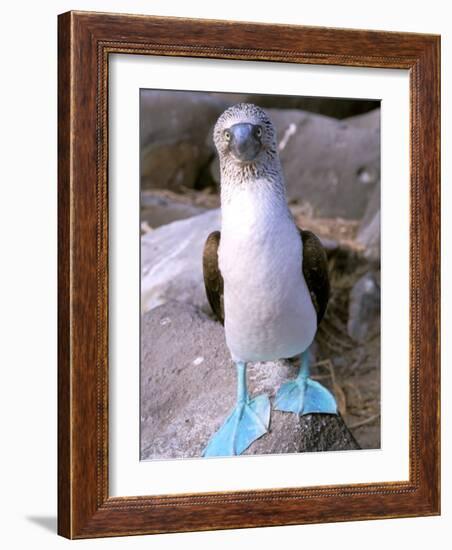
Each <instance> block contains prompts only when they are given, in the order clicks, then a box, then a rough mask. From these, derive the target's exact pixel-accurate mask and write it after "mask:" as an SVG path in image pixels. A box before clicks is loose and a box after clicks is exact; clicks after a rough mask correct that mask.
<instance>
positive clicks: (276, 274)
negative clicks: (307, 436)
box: [219, 182, 317, 361]
mask: <svg viewBox="0 0 452 550" xmlns="http://www.w3.org/2000/svg"><path fill="white" fill-rule="evenodd" d="M219 266H220V270H221V273H222V275H223V279H224V306H225V332H226V342H227V344H228V347H229V350H230V352H231V355H232V357H233V359H235V360H242V361H266V360H274V359H281V358H285V357H292V356H295V355H297V354H299V353H301V352H302V351H304V350H305V349H306V348H307V347H308V346H309V345H310V343H311V342H312V340H313V338H314V335H315V332H316V329H317V319H316V312H315V309H314V306H313V305H312V300H311V297H310V294H309V291H308V288H307V285H306V282H305V280H304V277H303V275H302V267H301V266H302V241H301V238H300V234H299V232H298V229H297V227H296V226H295V224H294V222H293V219H292V217H291V216H290V213H289V210H288V207H287V204H286V201H285V199H284V200H275V194H274V191H273V190H272V189H271V188H270V187H269V186H268V185H265V184H264V185H259V182H255V184H254V185H253V186H252V188H251V187H250V186H242V187H240V188H239V189H237V190H235V191H234V193H233V194H232V196H231V197H229V200H228V201H227V203H226V204H223V205H222V227H221V244H220V250H219Z"/></svg>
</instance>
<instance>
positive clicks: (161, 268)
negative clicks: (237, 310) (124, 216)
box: [141, 210, 220, 312]
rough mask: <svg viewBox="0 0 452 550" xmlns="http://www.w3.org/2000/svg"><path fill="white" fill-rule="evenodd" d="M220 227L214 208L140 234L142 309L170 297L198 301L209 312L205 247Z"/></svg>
mask: <svg viewBox="0 0 452 550" xmlns="http://www.w3.org/2000/svg"><path fill="white" fill-rule="evenodd" d="M219 227H220V211H219V210H211V211H209V212H206V213H205V214H201V215H199V216H195V217H192V218H189V219H186V220H181V221H177V222H173V223H170V224H167V225H163V226H161V227H159V228H157V229H155V230H154V231H151V232H149V233H147V234H145V235H144V236H143V237H141V310H142V312H144V311H148V310H150V309H152V308H154V307H157V306H158V305H160V304H163V303H165V302H166V301H168V300H177V301H179V302H185V303H188V304H192V305H195V306H197V307H199V308H201V309H203V310H204V311H206V312H208V311H209V310H210V307H209V305H208V302H207V298H206V293H205V290H204V279H203V274H202V251H203V248H204V243H205V241H206V239H207V237H208V235H209V233H211V232H212V231H215V230H216V229H219Z"/></svg>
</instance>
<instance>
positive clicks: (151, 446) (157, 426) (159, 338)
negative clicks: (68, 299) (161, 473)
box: [141, 302, 358, 459]
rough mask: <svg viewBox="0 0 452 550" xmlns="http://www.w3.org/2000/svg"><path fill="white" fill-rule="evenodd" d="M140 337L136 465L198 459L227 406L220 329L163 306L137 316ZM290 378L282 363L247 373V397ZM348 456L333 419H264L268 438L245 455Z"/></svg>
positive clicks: (226, 359)
mask: <svg viewBox="0 0 452 550" xmlns="http://www.w3.org/2000/svg"><path fill="white" fill-rule="evenodd" d="M141 331H142V332H141V458H142V459H152V458H160V459H163V458H189V457H199V456H201V453H202V450H203V449H204V447H205V446H206V444H207V442H208V440H209V438H210V437H211V436H212V434H213V433H215V431H216V430H217V429H218V428H219V427H220V425H221V424H222V423H223V421H224V419H225V418H226V416H227V414H228V413H229V412H230V410H231V409H232V407H233V406H234V402H235V395H236V381H235V371H234V368H233V364H232V362H231V360H230V356H229V352H228V350H227V348H226V344H225V339H224V330H223V327H222V326H221V325H220V324H219V323H217V322H215V321H212V320H211V319H210V318H208V317H207V316H206V315H204V314H203V313H202V312H200V311H199V310H197V309H196V308H194V307H193V306H189V305H187V304H181V303H177V302H168V303H166V304H165V305H164V306H161V307H159V308H157V309H154V310H152V311H150V312H148V313H146V314H145V315H144V316H143V320H142V328H141ZM295 375H296V369H295V367H294V366H293V365H292V364H291V363H290V362H288V361H278V362H271V363H257V364H254V365H250V366H249V368H248V386H249V391H250V393H251V394H253V395H256V394H259V393H262V392H266V393H267V394H269V395H270V396H274V394H275V392H276V390H277V389H278V388H279V386H280V385H281V384H282V383H283V382H285V381H286V380H288V379H290V378H293V377H294V376H295ZM356 448H358V446H357V444H356V441H355V440H354V439H353V437H352V436H351V434H350V433H349V432H348V430H347V428H346V427H345V425H344V423H343V421H342V420H341V418H340V417H334V416H329V415H309V416H306V417H297V416H296V415H293V414H287V413H281V412H278V411H272V416H271V426H270V432H269V433H267V434H265V435H264V436H263V437H262V438H260V439H259V440H257V441H255V442H254V443H253V444H252V445H251V446H250V447H249V449H248V450H247V451H246V453H247V454H265V453H290V452H302V451H315V450H323V451H324V450H346V449H356Z"/></svg>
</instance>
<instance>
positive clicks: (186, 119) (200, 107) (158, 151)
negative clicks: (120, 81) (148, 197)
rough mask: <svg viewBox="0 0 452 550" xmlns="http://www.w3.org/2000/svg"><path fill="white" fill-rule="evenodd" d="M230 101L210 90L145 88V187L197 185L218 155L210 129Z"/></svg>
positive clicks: (142, 144) (142, 120)
mask: <svg viewBox="0 0 452 550" xmlns="http://www.w3.org/2000/svg"><path fill="white" fill-rule="evenodd" d="M226 106H227V104H226V103H225V102H223V101H221V100H219V99H216V98H215V97H213V96H212V95H210V94H208V93H199V92H196V93H195V92H177V91H172V92H166V91H162V90H144V91H143V92H142V93H141V96H140V114H141V118H140V128H141V131H140V150H141V186H142V189H149V188H160V189H171V190H175V191H177V190H179V189H181V188H183V187H188V188H191V187H194V185H195V184H196V182H197V179H198V177H199V176H200V174H201V173H202V172H203V170H204V168H205V167H207V166H208V164H209V162H210V161H211V159H212V158H213V155H214V145H213V143H212V142H210V141H208V140H207V139H206V138H207V135H208V133H209V130H210V128H211V127H212V125H213V124H214V123H215V122H216V120H217V118H218V117H219V115H220V114H221V113H222V112H223V111H224V109H225V108H226Z"/></svg>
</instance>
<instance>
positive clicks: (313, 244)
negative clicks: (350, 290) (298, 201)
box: [298, 228, 330, 324]
mask: <svg viewBox="0 0 452 550" xmlns="http://www.w3.org/2000/svg"><path fill="white" fill-rule="evenodd" d="M298 230H299V231H300V234H301V239H302V241H303V275H304V278H305V281H306V284H307V285H308V289H309V292H310V293H311V299H312V303H313V304H314V308H315V310H316V312H317V324H319V323H320V321H321V320H322V318H323V316H324V315H325V311H326V306H327V304H328V299H329V297H330V281H329V278H328V260H327V257H326V252H325V249H324V248H323V246H322V243H321V242H320V239H319V238H318V237H316V235H314V233H311V231H305V230H303V229H300V228H298Z"/></svg>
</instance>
